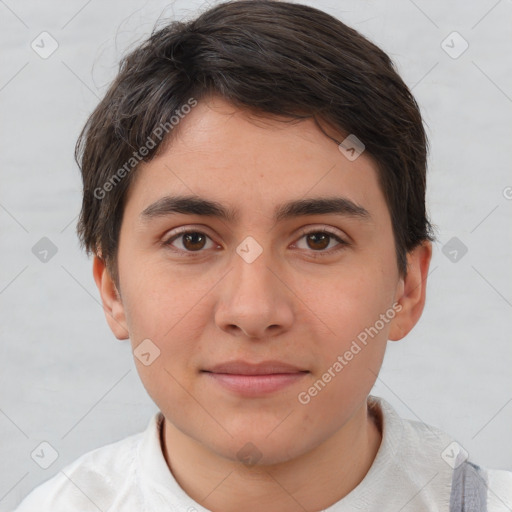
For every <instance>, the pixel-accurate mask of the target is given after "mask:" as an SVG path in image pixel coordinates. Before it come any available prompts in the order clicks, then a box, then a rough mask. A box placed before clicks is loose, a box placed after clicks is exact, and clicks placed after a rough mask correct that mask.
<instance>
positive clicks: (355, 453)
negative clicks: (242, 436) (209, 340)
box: [162, 402, 382, 512]
mask: <svg viewBox="0 0 512 512" xmlns="http://www.w3.org/2000/svg"><path fill="white" fill-rule="evenodd" d="M378 423H379V422H378V420H377V419H376V418H374V417H373V416H372V415H370V414H369V413H368V410H367V407H366V402H365V403H364V404H363V406H362V407H361V408H360V409H359V410H358V411H357V412H356V414H354V416H353V417H352V418H351V419H350V420H349V421H348V422H347V423H346V424H345V425H344V426H343V427H342V428H341V429H340V430H338V431H336V432H335V433H334V434H333V435H332V436H331V437H329V438H328V439H326V440H325V441H324V442H323V443H322V444H321V445H319V446H316V447H315V448H314V449H312V450H310V451H308V452H306V453H304V454H303V455H301V456H299V457H297V458H294V459H293V460H288V461H286V462H282V463H279V464H273V465H267V466H261V465H255V466H244V465H243V464H241V463H239V462H235V461H233V460H230V459H227V458H225V457H222V456H220V455H218V454H217V453H215V452H213V451H211V450H209V449H207V448H206V447H205V446H204V445H202V444H200V443H198V442H197V441H195V440H194V439H191V438H190V437H188V436H187V435H185V434H184V433H183V432H181V431H180V430H178V429H177V428H176V427H174V426H173V425H172V424H171V423H170V422H168V421H167V420H166V421H165V422H164V427H163V432H162V444H163V446H162V451H163V453H164V456H165V459H166V461H167V465H168V466H169V469H170V470H171V472H172V473H173V475H174V477H175V479H176V481H177V482H178V484H179V485H180V486H181V487H182V489H184V490H185V492H186V493H187V494H188V495H189V496H190V497H191V498H192V499H193V500H194V501H196V502H197V503H200V504H201V505H202V506H204V507H205V508H207V509H209V510H211V511H213V512H217V511H218V512H220V511H222V512H238V511H239V510H244V511H245V512H259V511H261V510H266V511H267V512H274V511H279V512H297V511H302V510H323V509H324V508H327V507H329V506H330V505H332V504H334V503H336V502H337V501H339V500H340V499H342V498H343V497H345V496H346V495H347V494H349V493H350V492H351V491H352V490H353V489H354V488H355V487H357V485H358V484H359V483H360V482H361V481H362V480H363V478H364V477H365V475H366V473H367V472H368V470H369V469H370V467H371V465H372V463H373V461H374V459H375V456H376V454H377V451H378V449H379V446H380V443H381V439H382V436H381V429H380V425H379V424H378Z"/></svg>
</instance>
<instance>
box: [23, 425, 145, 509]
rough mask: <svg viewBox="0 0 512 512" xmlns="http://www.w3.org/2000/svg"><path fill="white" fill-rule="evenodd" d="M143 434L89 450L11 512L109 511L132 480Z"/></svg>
mask: <svg viewBox="0 0 512 512" xmlns="http://www.w3.org/2000/svg"><path fill="white" fill-rule="evenodd" d="M142 436H143V433H139V434H135V435H132V436H129V437H126V438H124V439H122V440H120V441H117V442H115V443H111V444H108V445H106V446H103V447H101V448H97V449H95V450H92V451H90V452H88V453H86V454H84V455H82V456H81V457H79V458H78V459H76V460H75V461H74V462H73V463H71V464H69V465H67V466H65V467H64V468H63V469H62V470H60V471H59V473H57V474H56V475H55V476H53V477H52V478H50V479H49V480H47V481H46V482H44V483H43V484H41V485H39V486H38V487H36V488H35V489H34V490H33V491H32V492H31V493H30V494H29V495H28V496H27V497H26V498H25V499H24V500H23V501H22V503H21V504H20V505H19V506H18V508H17V509H16V510H15V512H36V511H37V512H50V511H51V512H71V511H75V510H76V511H80V512H89V511H91V512H92V511H94V512H97V511H98V510H103V511H105V512H106V511H107V510H110V509H111V507H112V504H113V503H115V501H116V499H117V498H118V496H119V495H120V494H123V493H124V491H125V490H126V489H132V488H133V485H134V483H135V482H134V480H135V478H136V463H135V461H136V458H137V450H138V445H139V444H140V441H141V439H142Z"/></svg>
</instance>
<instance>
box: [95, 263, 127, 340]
mask: <svg viewBox="0 0 512 512" xmlns="http://www.w3.org/2000/svg"><path fill="white" fill-rule="evenodd" d="M92 273H93V276H94V281H96V286H97V287H98V290H99V292H100V295H101V302H102V303H103V311H104V312H105V317H106V319H107V322H108V325H109V327H110V329H111V330H112V332H113V333H114V336H115V337H116V338H117V339H118V340H126V339H128V337H129V332H128V327H127V324H126V316H125V312H124V306H123V303H122V301H121V296H120V295H119V292H118V291H117V287H116V285H115V283H114V281H113V279H112V277H111V276H110V273H109V272H108V270H107V267H106V265H105V262H104V261H103V260H102V259H101V258H100V257H99V256H94V261H93V267H92Z"/></svg>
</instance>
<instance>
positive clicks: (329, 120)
mask: <svg viewBox="0 0 512 512" xmlns="http://www.w3.org/2000/svg"><path fill="white" fill-rule="evenodd" d="M426 149H427V141H426V137H425V132H424V129H423V125H422V119H421V116H420V113H419V110H418V106H417V104H416V102H415V100H414V98H413V97H412V95H411V93H410V91H409V90H408V89H407V87H406V86H405V84H404V83H403V81H402V80H401V79H400V77H399V76H398V75H397V73H396V72H395V70H394V68H393V65H392V63H391V61H390V60H389V58H388V57H387V56H386V54H384V53H383V52H382V51H381V50H380V49H379V48H377V47H376V46H374V45H373V44H372V43H370V42H369V41H368V40H366V39H365V38H364V37H362V36H361V35H360V34H359V33H357V32H356V31H354V30H353V29H351V28H349V27H347V26H345V25H344V24H343V23H341V22H340V21H338V20H336V19H334V18H332V17H331V16H329V15H327V14H325V13H323V12H321V11H318V10H316V9H313V8H311V7H307V6H303V5H295V4H291V3H286V2H276V1H267V0H264V1H261V0H255V1H248V2H247V1H239V2H231V3H223V4H220V5H218V6H217V7H214V8H212V9H210V10H209V11H207V12H205V13H203V14H202V15H201V16H199V17H198V18H197V19H195V20H193V21H190V22H188V23H172V24H170V25H169V26H167V27H165V28H163V29H161V30H159V31H156V32H154V33H153V34H152V36H151V37H150V38H149V39H148V40H147V41H146V42H145V43H143V44H142V45H141V46H140V47H139V48H137V49H136V50H135V51H133V52H132V53H131V54H130V55H129V56H128V57H127V58H126V59H124V61H123V62H122V65H121V69H120V72H119V75H118V76H117V78H116V79H115V81H114V83H113V84H112V86H111V87H110V89H109V91H108V92H107V94H106V97H105V98H104V99H103V101H102V102H101V103H100V104H99V106H98V107H97V108H96V110H95V111H94V113H93V114H92V116H91V117H90V119H89V121H88V123H87V125H86V127H85V129H84V131H83V133H82V135H81V138H80V141H79V144H78V145H77V157H78V161H79V164H80V167H81V171H82V175H83V182H84V198H83V205H82V211H81V217H80V221H79V230H78V231H79V235H80V238H81V241H82V243H83V245H84V246H85V248H86V249H87V251H89V252H91V253H93V254H94V264H93V267H94V270H93V272H94V278H95V281H96V284H97V286H98V288H99V291H100V293H101V297H102V300H103V305H104V308H105V312H106V318H107V321H108V323H109V325H110V327H111V329H112V331H113V333H114V334H115V336H116V337H117V338H119V339H128V338H129V339H130V340H131V344H132V347H133V350H134V355H135V361H136V364H137V368H138V371H139V374H140V377H141V379H142V382H143V384H144V386H145V388H146V389H147V391H148V393H149V395H150V396H151V398H152V399H153V400H154V402H155V403H156V404H157V405H158V407H159V409H160V411H161V412H160V413H159V414H157V415H156V416H155V417H154V418H152V420H151V422H150V423H149V426H148V428H147V430H146V431H145V432H144V433H141V434H136V435H134V436H131V437H129V438H127V439H124V440H121V441H119V442H118V443H115V444H112V445H109V446H106V447H103V448H99V449H97V450H95V451H93V452H91V453H88V454H85V455H84V456H82V457H81V458H80V459H78V460H77V461H76V462H75V463H73V464H71V465H70V466H68V467H67V468H64V470H63V471H62V472H61V473H59V474H58V475H57V476H55V477H54V478H52V479H51V480H49V481H48V482H46V483H45V484H43V485H42V486H40V487H38V488H37V489H36V490H34V491H33V492H32V493H31V494H30V495H29V496H28V497H27V498H26V499H25V501H24V502H23V503H22V505H21V506H20V507H19V508H18V511H19V512H27V511H36V510H37V511H39V512H41V511H52V512H57V511H66V512H71V511H81V512H84V511H89V510H91V511H92V510H102V511H141V510H147V511H157V510H162V511H163V510H174V511H183V512H185V511H188V512H192V511H206V510H210V511H214V512H238V511H240V510H244V511H246V512H259V511H261V510H266V511H269V512H277V511H279V512H296V511H306V510H307V511H319V510H324V509H328V510H330V511H340V512H341V511H343V512H348V511H356V510H365V511H379V512H398V511H402V512H406V511H415V512H420V511H422V512H423V511H425V512H426V511H447V512H448V511H451V512H461V511H463V510H464V511H470V510H471V511H478V512H483V511H489V512H491V511H494V512H497V511H501V510H511V508H510V507H512V473H510V472H506V471H498V470H485V469H483V468H481V467H479V466H477V465H476V464H474V463H472V462H470V461H469V460H468V459H467V454H466V453H465V451H464V450H463V449H462V448H461V447H460V446H459V445H458V444H457V443H456V442H455V441H454V440H453V439H451V438H450V437H449V436H448V435H447V434H445V433H443V432H441V431H439V430H437V429H436V428H434V427H430V426H428V425H425V424H422V423H419V422H414V421H408V420H402V419H400V418H399V417H398V416H397V414H396V412H395V411H394V410H393V408H392V407H391V406H390V405H389V404H388V403H387V402H386V401H384V400H382V399H379V398H377V397H374V396H371V395H370V396H369V392H370V390H371V389H372V386H373V384H374V382H375V380H376V378H377V375H378V373H379V370H380V367H381V364H382V360H383V357H384V352H385V348H386V343H387V341H388V340H399V339H401V338H403V337H404V336H405V335H406V334H407V333H408V332H409V331H410V330H411V329H412V328H413V327H414V325H415V324H416V322H417V321H418V319H419V317H420V315H421V313H422V310H423V306H424V303H425V287H426V280H427V273H428V268H429V263H430V258H431V240H432V235H431V229H430V224H429V221H428V219H427V216H426V213H425V174H426Z"/></svg>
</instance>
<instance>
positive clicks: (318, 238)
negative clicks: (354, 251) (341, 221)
mask: <svg viewBox="0 0 512 512" xmlns="http://www.w3.org/2000/svg"><path fill="white" fill-rule="evenodd" d="M303 240H304V241H305V244H304V243H303ZM332 242H334V243H332ZM295 245H296V246H297V247H298V248H299V249H304V250H308V251H309V253H310V255H311V256H314V257H316V256H323V255H325V256H327V255H332V254H333V253H335V252H336V251H339V250H341V249H344V248H345V247H346V246H348V245H350V244H349V243H348V242H346V241H345V240H343V239H342V238H341V237H339V236H338V235H336V234H334V233H331V232H330V231H327V230H323V229H319V230H316V231H314V230H312V231H303V232H302V236H301V238H300V239H299V242H296V244H295ZM301 245H302V247H301ZM304 245H305V247H304Z"/></svg>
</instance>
